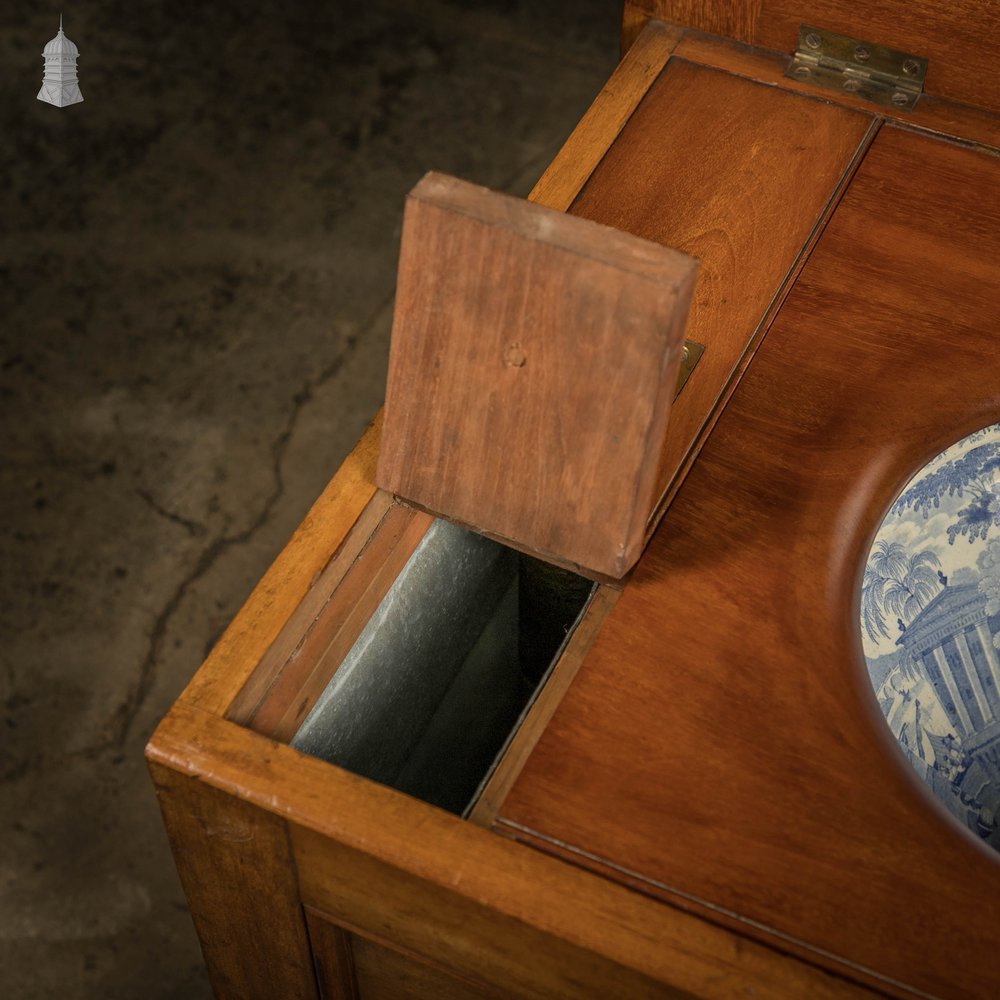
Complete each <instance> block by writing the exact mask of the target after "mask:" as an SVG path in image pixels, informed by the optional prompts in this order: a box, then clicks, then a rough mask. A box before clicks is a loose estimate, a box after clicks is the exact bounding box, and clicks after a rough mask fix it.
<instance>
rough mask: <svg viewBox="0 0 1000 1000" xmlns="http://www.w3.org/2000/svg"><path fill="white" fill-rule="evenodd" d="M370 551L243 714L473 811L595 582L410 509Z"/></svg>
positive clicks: (352, 566) (294, 636)
mask: <svg viewBox="0 0 1000 1000" xmlns="http://www.w3.org/2000/svg"><path fill="white" fill-rule="evenodd" d="M363 521H364V519H362V521H361V522H359V525H358V526H357V530H358V531H359V532H363V530H364V529H365V527H366V526H365V524H364V523H363ZM356 544H357V549H358V551H357V552H356V553H351V552H350V551H345V552H342V553H340V554H338V557H336V558H335V559H334V560H333V561H332V562H331V564H330V566H329V567H328V569H327V571H326V573H327V575H330V574H332V576H333V580H334V582H333V584H332V585H331V586H327V587H324V581H323V580H322V579H321V580H318V581H317V582H316V584H315V585H314V588H313V590H312V591H311V592H310V595H309V596H307V599H306V600H305V601H303V604H302V605H301V606H300V608H299V609H298V611H297V612H296V614H295V615H293V616H292V619H290V621H289V623H288V625H287V626H286V629H285V630H284V633H283V634H282V636H279V639H278V640H277V641H276V643H275V644H274V647H272V650H271V651H270V653H269V657H267V658H265V661H262V663H261V665H260V667H259V669H258V671H257V676H256V677H255V678H252V679H251V683H250V684H248V687H247V689H246V690H245V691H244V692H243V694H242V697H241V699H238V701H237V707H236V712H235V714H234V715H232V716H231V717H235V718H236V719H237V721H241V722H244V723H245V724H247V725H250V726H251V727H252V728H254V729H257V730H258V731H261V732H266V733H267V734H268V735H271V736H274V737H275V738H278V739H282V740H285V741H287V742H290V743H291V745H292V746H294V747H295V748H296V749H298V750H301V751H302V752H303V753H308V754H310V755H312V756H315V757H319V758H321V759H323V760H327V761H329V762H331V763H333V764H336V765H338V766H340V767H343V768H345V769H347V770H349V771H352V772H354V773H356V774H360V775H362V776H364V777H367V778H370V779H372V780H374V781H378V782H381V783H382V784H386V785H389V786H391V787H393V788H396V789H398V790H399V791H402V792H406V793H407V794H409V795H412V796H414V797H416V798H419V799H422V800H423V801H425V802H429V803H432V804H433V805H437V806H439V807H441V808H444V809H447V810H449V811H451V812H454V813H458V814H462V815H464V814H467V813H468V811H469V810H470V809H471V808H472V806H473V805H474V804H475V802H476V800H477V798H478V795H479V792H480V790H481V788H482V787H483V786H484V784H485V783H486V781H487V780H488V779H489V777H490V775H491V774H492V773H493V771H494V769H495V767H496V766H497V763H498V761H499V760H500V759H501V758H502V756H503V753H504V751H505V749H506V747H507V745H508V743H509V742H510V740H511V739H512V737H513V735H514V734H515V733H516V732H517V729H518V727H519V725H520V723H521V721H522V719H523V718H524V716H525V713H526V712H527V711H528V709H529V708H530V707H531V705H532V703H533V702H534V700H535V698H536V696H537V695H538V693H539V691H540V690H541V688H542V687H543V685H544V683H545V681H546V679H547V678H548V676H549V674H550V673H551V671H552V669H553V667H554V666H555V664H556V663H557V662H558V661H559V659H560V656H561V654H562V652H563V651H564V649H565V647H566V645H567V643H568V641H569V638H570V637H571V635H572V634H573V632H574V630H575V628H576V626H577V625H578V623H579V622H580V620H581V618H582V617H583V615H584V613H585V611H586V609H587V607H588V605H589V603H590V600H591V598H592V596H593V594H594V592H595V591H596V589H597V585H596V584H594V583H593V582H592V581H590V580H588V579H585V578H583V577H581V576H578V575H577V574H575V573H573V572H571V571H569V570H566V569H562V568H560V567H557V566H553V565H550V564H548V563H545V562H542V561H541V560H538V559H535V558H533V557H531V556H529V555H526V554H524V553H521V552H517V551H515V550H513V549H510V548H508V547H506V546H505V545H503V544H501V543H499V542H496V541H493V540H491V539H488V538H485V537H483V536H482V535H478V534H476V533H475V532H472V531H468V530H466V529H464V528H461V527H459V526H457V525H455V524H452V523H450V522H448V521H444V520H437V519H433V518H430V517H429V516H427V515H424V514H421V513H419V512H416V511H413V510H411V509H409V508H407V507H405V506H403V505H399V504H393V505H392V506H391V507H390V508H389V509H388V511H387V512H386V513H384V515H383V516H382V517H381V519H380V520H379V522H378V523H377V525H376V526H375V528H374V530H371V531H370V537H369V536H368V535H365V537H363V538H362V539H360V540H358V541H357V543H356ZM386 549H388V552H386V551H385V550H386ZM338 562H344V563H347V564H348V566H347V567H346V568H345V567H340V568H339V570H338ZM387 570H388V572H387ZM380 575H381V577H382V579H380ZM268 661H270V662H268ZM241 703H242V708H240V704H241ZM241 716H242V717H241Z"/></svg>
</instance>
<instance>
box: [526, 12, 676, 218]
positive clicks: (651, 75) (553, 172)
mask: <svg viewBox="0 0 1000 1000" xmlns="http://www.w3.org/2000/svg"><path fill="white" fill-rule="evenodd" d="M682 34H683V32H682V31H681V30H680V29H679V28H673V27H670V26H669V25H666V24H661V23H660V22H659V21H647V22H645V23H644V24H643V25H642V27H641V29H637V31H636V35H635V38H634V39H633V42H634V44H633V45H632V47H631V50H630V51H629V52H628V53H626V54H625V56H624V58H623V59H622V61H621V62H620V63H619V64H618V67H617V69H616V70H615V71H614V73H613V74H612V75H611V78H610V79H609V80H608V82H607V83H606V84H605V85H604V86H603V87H602V88H601V92H600V94H598V96H597V98H596V99H595V100H594V103H593V104H592V105H591V106H590V108H588V110H587V113H586V114H585V115H584V116H583V117H582V118H581V119H580V121H579V123H578V124H577V126H576V128H575V129H573V132H572V134H571V135H570V137H569V138H568V139H567V140H566V142H565V143H564V144H563V147H562V148H561V149H560V150H559V152H558V154H557V155H556V158H555V159H554V160H553V161H552V162H551V163H550V164H549V166H548V168H547V169H546V171H545V173H544V174H543V175H542V177H541V178H540V179H539V181H538V183H537V184H536V185H535V186H534V188H532V191H531V194H529V195H528V201H536V202H538V203H539V204H540V205H547V206H548V207H549V208H554V209H556V210H557V211H559V212H565V211H566V209H567V208H569V206H570V205H571V204H572V203H573V199H574V198H575V197H576V196H577V194H578V193H579V191H580V188H581V187H583V185H584V184H585V183H586V182H587V178H588V177H589V176H590V175H591V174H592V173H593V172H594V168H595V167H596V166H597V164H598V163H600V162H601V157H603V156H604V154H605V152H606V151H607V148H608V146H609V145H610V144H611V142H612V141H614V139H615V138H616V137H617V135H618V133H619V132H620V131H621V130H622V128H623V127H624V126H625V123H626V122H627V121H628V119H629V116H630V115H631V114H632V112H633V111H634V110H635V106H636V105H637V104H638V103H639V101H640V100H641V99H642V96H643V95H644V94H645V93H646V91H647V90H648V89H649V87H650V85H651V84H652V83H653V81H654V80H655V79H656V78H657V76H659V74H660V70H662V69H663V67H664V66H665V65H666V62H667V60H668V59H669V58H670V53H671V52H672V51H673V48H674V46H675V45H676V44H677V40H678V39H679V38H680V37H681V35H682Z"/></svg>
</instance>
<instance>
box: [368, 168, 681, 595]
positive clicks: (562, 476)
mask: <svg viewBox="0 0 1000 1000" xmlns="http://www.w3.org/2000/svg"><path fill="white" fill-rule="evenodd" d="M696 269H697V262H696V261H695V260H693V259H692V258H691V257H688V256H686V255H685V254H682V253H678V252H677V251H674V250H670V249H667V248H666V247H662V246H660V245H658V244H655V243H650V242H648V241H646V240H642V239H639V238H637V237H634V236H631V235H628V234H626V233H623V232H620V231H618V230H615V229H611V228H609V227H607V226H601V225H598V224H597V223H593V222H588V221H586V220H583V219H578V218H574V217H573V216H568V215H564V214H562V213H560V212H555V211H552V210H551V209H548V208H543V207H541V206H539V205H534V204H530V203H529V202H526V201H522V200H520V199H518V198H512V197H509V196H507V195H501V194H496V193H494V192H491V191H488V190H486V189H485V188H480V187H477V186H475V185H472V184H468V183H466V182H464V181H459V180H456V179H455V178H452V177H446V176H444V175H441V174H428V175H427V176H426V177H425V178H424V179H423V180H422V181H421V182H420V183H419V184H418V185H417V186H416V187H415V188H414V189H413V190H412V191H411V192H410V195H409V197H408V199H407V203H406V210H405V214H404V220H403V237H402V247H401V251H400V261H399V280H398V284H397V289H396V309H395V317H394V320H393V329H392V347H391V351H390V355H389V379H388V387H387V390H386V405H385V417H384V423H383V429H382V444H381V453H380V456H379V464H378V474H377V482H378V485H379V486H380V487H382V488H383V489H386V490H390V491H392V492H393V493H395V494H396V495H398V496H400V497H402V498H403V499H405V500H408V501H410V502H412V503H415V504H416V505H418V506H420V507H423V508H425V509H427V510H429V511H431V512H432V513H435V514H439V515H441V516H443V517H446V518H449V519H451V520H454V521H458V522H459V523H462V524H465V525H468V526H470V527H472V528H474V529H475V530H477V531H479V532H481V533H483V534H486V535H490V536H493V537H496V538H499V539H501V540H502V541H505V542H507V543H509V544H511V545H513V546H515V547H517V548H520V549H523V550H526V551H529V552H532V553H534V554H537V555H539V556H541V557H542V558H545V559H549V560H550V561H552V562H557V563H560V564H563V565H570V566H573V567H574V568H577V569H580V570H582V571H584V572H587V573H588V574H590V575H597V576H606V577H614V578H619V577H621V576H623V575H624V574H625V573H626V572H627V571H628V570H629V569H630V568H631V567H632V565H633V564H634V563H635V561H636V560H637V559H638V557H639V554H640V552H641V551H642V547H643V544H644V542H645V529H646V523H647V520H648V519H649V515H650V514H651V513H652V506H653V504H654V503H655V502H656V497H655V495H654V492H655V474H656V463H657V459H658V456H659V454H660V449H661V445H662V443H663V437H664V434H665V431H666V426H667V414H668V411H669V409H670V403H671V399H672V397H673V394H674V388H675V385H676V381H677V371H678V366H679V363H680V360H681V355H682V350H683V340H684V326H685V322H686V319H687V311H688V305H689V302H690V297H691V291H692V288H693V285H694V279H695V272H696Z"/></svg>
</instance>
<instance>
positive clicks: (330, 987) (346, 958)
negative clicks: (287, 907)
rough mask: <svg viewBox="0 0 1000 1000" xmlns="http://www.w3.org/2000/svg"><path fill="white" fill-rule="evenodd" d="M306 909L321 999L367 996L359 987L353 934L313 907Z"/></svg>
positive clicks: (304, 908)
mask: <svg viewBox="0 0 1000 1000" xmlns="http://www.w3.org/2000/svg"><path fill="white" fill-rule="evenodd" d="M303 910H304V913H305V919H306V928H307V929H308V931H309V945H310V947H311V948H312V956H313V965H314V967H315V969H316V985H317V987H318V989H319V995H320V1000H363V998H364V997H365V994H363V993H361V992H360V991H359V989H358V980H357V976H356V974H355V968H354V954H353V950H352V948H351V935H350V934H348V933H347V931H345V930H344V929H343V928H342V927H338V926H337V925H336V924H334V923H331V922H330V921H329V920H326V919H324V917H323V916H322V914H320V913H317V912H316V911H315V910H313V909H312V908H311V907H308V906H306V907H303Z"/></svg>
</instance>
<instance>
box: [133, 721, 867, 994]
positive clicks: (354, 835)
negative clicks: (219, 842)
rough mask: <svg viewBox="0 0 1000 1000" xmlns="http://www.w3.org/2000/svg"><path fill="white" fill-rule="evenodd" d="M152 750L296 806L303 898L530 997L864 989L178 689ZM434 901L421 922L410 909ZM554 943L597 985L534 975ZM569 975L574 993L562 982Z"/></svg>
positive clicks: (213, 779) (239, 790)
mask: <svg viewBox="0 0 1000 1000" xmlns="http://www.w3.org/2000/svg"><path fill="white" fill-rule="evenodd" d="M147 757H148V759H149V761H150V767H151V769H152V770H153V771H154V773H159V774H162V773H163V770H164V769H166V770H170V771H174V772H177V774H178V775H184V776H187V777H188V778H190V779H193V780H194V781H195V782H197V783H198V784H204V785H206V786H209V787H210V788H214V789H216V790H218V791H220V792H223V793H226V794H228V795H230V796H232V797H234V798H238V799H240V800H242V801H243V802H246V803H248V804H250V805H253V806H255V807H257V808H258V809H260V810H263V811H264V812H266V813H270V814H273V815H275V816H280V817H282V818H283V819H284V820H285V821H287V823H288V824H289V831H290V835H291V843H292V849H293V854H294V860H295V870H296V871H297V873H298V881H299V887H300V892H301V898H302V902H303V903H305V904H307V905H309V906H313V907H315V908H317V909H319V910H321V911H323V912H324V913H328V914H330V915H331V917H332V918H333V919H337V917H338V916H339V915H340V914H341V912H344V913H353V914H355V916H354V922H355V923H356V924H360V918H359V917H358V914H359V913H361V914H364V913H365V912H368V911H370V919H371V920H372V921H377V926H373V927H370V928H369V927H363V928H362V929H363V930H367V931H370V932H372V933H375V934H378V935H379V936H381V937H386V938H391V939H392V940H394V941H396V942H397V943H398V944H399V945H400V946H402V947H403V948H406V949H409V950H412V951H414V952H416V953H418V954H425V955H426V957H427V958H428V959H430V960H432V961H436V962H440V963H442V964H443V965H445V966H447V967H449V968H453V969H455V970H456V971H458V972H460V973H467V974H470V975H472V976H473V977H474V978H479V977H480V976H481V975H482V974H483V973H482V971H480V972H479V973H478V974H477V973H476V971H475V969H473V968H472V967H471V964H472V959H473V957H474V958H475V964H476V967H477V968H478V969H479V970H483V969H487V970H490V969H492V970H493V971H495V972H496V973H497V974H507V973H509V974H510V975H513V976H514V977H515V978H514V980H513V981H512V982H511V986H512V988H514V989H521V990H522V993H523V995H525V996H547V997H557V996H565V995H573V996H594V997H598V996H608V995H612V994H609V993H608V991H607V989H608V985H609V983H611V982H619V983H628V984H629V985H630V986H633V987H635V990H634V991H633V992H632V993H630V994H628V995H661V996H673V995H677V994H681V995H697V996H699V997H708V998H719V1000H723V998H726V1000H728V998H730V997H733V996H736V995H753V996H755V997H758V998H764V997H788V996H808V997H810V998H815V1000H821V998H835V997H848V996H855V997H856V996H859V995H866V994H867V991H866V990H864V989H863V988H862V987H859V986H858V984H857V983H854V982H850V981H848V980H846V979H842V978H840V977H839V976H837V975H834V974H830V973H828V972H825V971H823V970H821V969H818V968H816V967H814V966H813V965H811V964H809V963H807V962H804V961H801V960H800V959H797V958H795V957H792V956H789V955H788V954H785V953H782V952H780V951H778V950H776V949H774V948H772V947H770V946H768V945H765V944H762V943H759V942H756V941H753V940H750V939H749V938H745V937H743V936H742V935H740V934H738V933H734V932H732V931H730V930H727V929H725V928H723V927H720V926H717V925H715V924H713V923H710V922H709V921H707V920H704V919H701V918H700V917H697V916H694V915H692V914H689V913H686V912H684V911H682V910H680V909H676V908H674V907H673V906H671V905H666V904H664V903H662V902H659V901H655V900H653V899H651V898H649V897H647V896H644V895H642V894H640V893H637V892H634V891H632V890H629V889H627V888H625V887H623V886H621V885H618V884H616V883H614V882H612V881H609V880H607V879H605V878H601V877H599V876H597V875H594V874H592V873H589V872H586V871H584V870H582V869H580V868H577V867H574V866H572V865H569V864H566V863H565V862H563V861H560V860H558V859H556V858H553V857H551V856H548V855H546V854H544V853H542V852H539V851H536V850H533V849H531V848H528V847H525V846H523V845H519V844H517V843H515V842H513V841H512V840H509V839H508V838H506V837H502V836H498V835H497V834H495V833H492V832H491V831H488V830H484V829H481V828H480V827H477V826H475V825H474V824H471V823H468V822H466V821H464V820H461V819H459V818H458V817H455V816H452V815H450V814H448V813H445V812H443V811H442V810H437V809H432V808H428V807H427V806H426V805H424V804H423V803H421V802H418V801H417V800H415V799H412V798H410V797H409V796H406V795H403V794H401V793H399V792H396V791H394V790H392V789H390V788H386V787H384V786H382V785H378V784H375V783H373V782H370V781H367V780H366V779H364V778H360V777H357V776H355V775H352V774H350V773H348V772H346V771H344V770H342V769H340V768H337V767H335V766H333V765H331V764H327V763H326V762H324V761H321V760H319V759H317V758H313V757H308V756H305V755H303V754H301V753H299V752H298V751H296V750H294V749H292V748H291V747H289V746H286V745H284V744H280V743H276V742H274V741H273V740H270V739H268V738H267V737H264V736H261V735H260V734H258V733H254V732H252V731H251V730H249V729H245V728H243V727H241V726H238V725H236V724H235V723H232V722H229V721H227V720H225V719H222V718H219V717H218V716H216V715H214V714H210V713H208V712H205V711H203V710H200V709H199V708H197V707H193V706H191V705H190V704H186V703H184V702H178V703H177V704H175V705H174V707H173V709H172V710H171V712H170V713H169V714H168V715H167V717H166V718H165V719H164V720H163V722H162V723H161V724H160V726H159V728H158V729H157V731H156V733H155V734H154V736H153V739H152V740H151V741H150V744H149V746H148V748H147ZM171 780H173V779H171ZM331 804H335V807H331ZM415 831H419V835H415ZM185 834H186V835H185V837H184V838H179V837H178V838H175V840H174V843H175V846H177V847H178V848H179V849H181V850H182V851H184V852H187V851H190V850H192V847H191V842H190V841H189V840H188V839H187V836H188V835H189V836H191V837H194V838H195V839H197V836H198V831H197V830H191V831H185ZM201 888H202V887H200V886H199V887H197V889H196V891H195V894H194V897H193V898H196V896H197V894H198V893H199V892H200V891H201ZM365 899H367V900H368V903H367V905H365V904H364V901H365ZM194 905H197V903H195V904H194ZM194 905H193V908H194ZM359 908H360V909H359ZM486 908H489V909H491V910H495V911H496V915H495V917H493V916H489V915H487V913H486ZM425 910H426V911H427V918H428V919H427V921H426V922H425V921H423V920H415V919H413V914H414V913H415V912H420V913H423V912H424V911H425ZM500 932H502V933H500ZM413 935H416V937H412V939H411V936H413ZM549 947H552V948H555V949H557V952H558V954H557V956H556V959H557V966H558V967H559V968H563V969H565V970H567V972H566V975H567V976H569V977H573V976H574V971H573V970H574V969H578V970H580V971H581V973H582V975H584V976H587V975H588V974H589V973H591V972H593V973H594V974H595V976H596V975H597V973H598V972H600V976H599V977H598V978H597V979H595V985H593V986H590V985H588V983H587V982H584V981H580V980H579V979H572V978H571V979H570V980H566V981H563V983H562V985H561V986H551V988H539V986H538V984H537V982H535V981H533V979H532V976H533V970H532V967H531V966H532V963H530V962H525V961H524V956H525V955H529V954H531V953H532V950H533V949H537V948H545V949H548V948H549ZM588 953H592V955H588ZM512 954H513V956H514V958H515V961H514V962H511V956H512ZM575 963H576V964H575ZM580 963H582V964H580ZM609 976H610V977H612V978H610V979H609V978H608V977H609ZM615 977H618V978H615ZM570 981H571V982H572V987H571V989H570V992H569V993H568V994H567V993H566V992H562V993H560V992H559V989H563V990H565V989H566V988H567V987H566V983H567V982H570ZM574 990H576V992H574ZM618 995H621V994H620V993H619V994H618Z"/></svg>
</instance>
